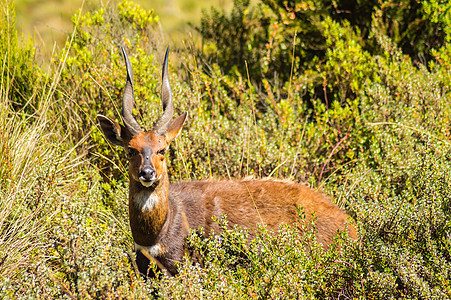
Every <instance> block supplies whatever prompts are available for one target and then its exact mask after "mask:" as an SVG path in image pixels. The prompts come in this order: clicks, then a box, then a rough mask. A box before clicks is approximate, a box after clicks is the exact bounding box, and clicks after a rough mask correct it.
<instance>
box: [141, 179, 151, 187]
mask: <svg viewBox="0 0 451 300" xmlns="http://www.w3.org/2000/svg"><path fill="white" fill-rule="evenodd" d="M139 182H141V184H142V185H143V186H145V187H150V186H151V185H152V184H153V183H154V181H153V180H152V181H144V180H141V179H140V180H139Z"/></svg>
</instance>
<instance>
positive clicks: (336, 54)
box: [0, 0, 451, 299]
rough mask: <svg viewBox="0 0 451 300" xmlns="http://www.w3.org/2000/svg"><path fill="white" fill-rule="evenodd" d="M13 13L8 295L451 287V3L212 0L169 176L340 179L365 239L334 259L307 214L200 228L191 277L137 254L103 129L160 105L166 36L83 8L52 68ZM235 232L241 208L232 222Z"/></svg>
mask: <svg viewBox="0 0 451 300" xmlns="http://www.w3.org/2000/svg"><path fill="white" fill-rule="evenodd" d="M1 3H2V10H1V11H0V32H1V33H2V34H1V36H0V49H1V50H2V53H3V55H2V56H0V63H1V64H0V65H1V66H2V67H1V74H2V76H1V86H0V92H1V94H0V114H1V119H0V122H2V123H1V124H0V125H1V126H0V136H1V140H0V187H1V194H0V197H1V198H0V228H1V230H0V284H1V286H0V296H1V297H2V298H25V297H31V298H39V297H45V298H49V297H50V298H64V297H69V298H136V297H139V298H142V297H152V296H154V295H160V296H162V297H164V298H169V299H172V298H203V297H210V298H232V299H235V298H240V299H241V298H243V299H247V298H259V299H265V298H270V299H272V298H278V299H282V298H283V299H285V298H384V299H385V298H450V297H451V286H450V283H449V282H450V279H451V274H450V271H449V270H451V268H450V267H451V266H450V262H451V255H450V249H451V240H450V234H451V228H450V227H451V219H450V218H451V213H450V199H451V193H450V183H451V179H450V175H449V174H450V173H451V162H450V155H451V151H450V150H451V149H450V141H449V136H450V134H451V133H450V127H449V126H450V122H451V101H450V100H451V99H450V87H451V85H450V79H451V73H450V72H451V70H450V61H451V60H450V58H451V53H450V52H451V47H450V44H449V42H450V39H451V31H450V28H451V27H450V25H451V4H448V3H447V2H446V1H439V0H425V1H407V0H404V1H390V0H383V1H373V2H371V1H354V2H353V1H300V2H295V4H293V5H292V4H291V2H285V1H270V0H262V1H261V2H256V3H255V6H249V1H240V0H237V1H236V2H235V4H234V8H233V10H232V12H231V13H230V14H227V13H225V12H221V11H217V10H214V9H212V10H211V11H210V12H205V13H204V16H203V18H202V20H201V25H200V26H199V28H198V31H199V33H200V34H201V36H202V44H201V45H199V44H197V43H196V42H195V41H187V42H186V43H185V45H186V47H184V48H182V49H172V50H171V56H170V58H169V71H170V81H171V86H172V90H173V94H174V102H175V108H176V113H180V112H184V111H189V113H190V119H189V121H188V123H187V125H186V128H185V129H184V131H183V132H182V134H181V135H180V136H179V137H178V138H177V141H176V142H175V143H174V144H173V145H172V146H171V147H172V148H171V150H170V153H169V159H168V164H169V172H170V178H171V180H172V181H180V180H195V179H200V178H208V177H225V178H229V177H244V176H247V175H253V176H255V177H266V176H271V177H278V178H282V177H287V178H291V179H293V180H296V181H306V182H307V184H310V185H311V186H312V187H313V188H315V189H319V190H323V191H324V192H325V193H327V194H329V195H330V196H331V198H332V199H334V201H335V202H336V203H337V204H338V205H340V206H341V207H343V208H344V209H346V210H347V211H348V212H349V214H350V215H351V216H352V217H353V218H354V219H355V221H356V226H357V227H358V229H359V240H358V241H357V242H354V241H350V240H348V238H347V237H346V236H345V235H340V236H338V237H337V247H332V248H330V249H328V250H327V251H324V250H322V248H321V247H320V246H319V245H318V244H317V243H316V242H315V236H314V232H313V231H311V230H301V231H299V230H298V228H297V227H299V226H301V227H302V225H301V224H302V222H301V221H302V218H303V214H302V211H300V219H299V224H295V225H294V226H293V227H288V226H287V227H283V228H281V231H280V232H279V233H270V232H266V229H265V228H260V229H259V234H258V236H257V239H256V240H253V241H248V240H247V235H246V229H240V228H236V229H235V230H224V231H223V232H222V233H221V234H220V235H219V236H212V237H204V236H203V235H202V234H201V233H199V232H196V233H193V234H192V235H191V236H190V237H189V238H188V241H187V242H188V244H189V246H190V247H192V248H194V250H195V252H196V253H199V263H198V264H197V263H196V264H195V263H193V262H191V261H190V260H189V259H187V261H186V262H184V263H183V264H181V265H180V274H179V276H177V277H175V278H164V277H162V278H159V279H156V280H151V281H147V282H144V281H142V279H141V278H140V277H139V276H138V275H137V274H136V273H135V270H134V269H133V266H132V264H130V259H133V253H132V251H131V249H132V245H133V241H132V239H131V236H130V230H129V228H128V221H127V203H126V202H127V200H126V199H127V189H126V186H127V174H126V167H125V166H126V161H125V160H124V158H123V156H124V155H123V153H122V151H121V150H120V149H117V148H112V146H111V145H109V144H108V143H106V141H105V139H104V138H103V136H102V134H101V132H100V130H99V128H98V127H97V125H96V123H95V115H96V114H97V113H98V112H100V113H102V114H105V115H107V116H109V117H111V118H116V120H118V121H119V119H118V117H119V115H120V107H119V105H120V99H121V96H122V88H123V84H124V80H125V79H124V77H125V67H124V66H123V62H122V57H121V53H120V50H119V47H118V46H119V45H122V46H125V47H126V48H127V51H128V53H129V57H130V60H131V63H132V65H133V70H134V77H135V78H134V79H135V96H136V111H135V113H136V114H137V115H138V118H139V119H140V123H141V124H143V125H144V127H147V128H149V127H150V126H151V124H152V121H154V120H155V119H156V118H157V116H158V115H159V113H160V110H161V105H160V100H159V90H160V74H161V73H160V72H161V61H162V55H163V53H164V49H165V48H166V46H167V45H168V44H169V42H168V41H166V40H165V38H164V35H163V34H162V33H161V32H160V31H159V28H158V26H157V24H158V16H156V15H155V14H154V13H153V12H152V11H145V10H142V9H141V8H139V7H138V6H136V5H134V4H133V3H132V2H129V1H121V2H120V3H119V4H118V5H115V6H108V7H100V8H99V9H96V10H92V11H88V12H82V11H79V12H77V13H76V14H75V15H74V17H73V22H74V32H73V34H72V35H71V36H70V38H69V39H68V42H67V45H66V47H65V48H64V49H63V50H61V51H60V52H59V53H58V54H57V55H56V56H55V57H53V58H52V61H51V68H50V71H49V72H44V71H42V69H41V67H40V66H39V65H37V64H36V63H35V58H34V55H35V53H34V50H32V49H33V47H32V41H27V40H25V39H23V38H22V39H20V38H19V37H18V35H17V33H16V32H15V31H14V30H13V28H14V26H13V25H14V5H13V3H12V2H10V1H2V2H1ZM218 222H220V223H221V224H223V225H224V228H226V227H225V222H227V221H226V220H218Z"/></svg>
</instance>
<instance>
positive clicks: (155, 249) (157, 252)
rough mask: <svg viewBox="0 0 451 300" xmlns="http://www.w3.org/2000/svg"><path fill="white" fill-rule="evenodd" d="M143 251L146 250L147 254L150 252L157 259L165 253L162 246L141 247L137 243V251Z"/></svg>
mask: <svg viewBox="0 0 451 300" xmlns="http://www.w3.org/2000/svg"><path fill="white" fill-rule="evenodd" d="M142 249H146V250H147V252H149V254H150V255H152V256H153V257H157V256H159V255H160V254H162V252H163V249H161V246H160V244H156V245H153V246H147V247H146V246H141V245H138V244H137V243H135V251H138V250H142Z"/></svg>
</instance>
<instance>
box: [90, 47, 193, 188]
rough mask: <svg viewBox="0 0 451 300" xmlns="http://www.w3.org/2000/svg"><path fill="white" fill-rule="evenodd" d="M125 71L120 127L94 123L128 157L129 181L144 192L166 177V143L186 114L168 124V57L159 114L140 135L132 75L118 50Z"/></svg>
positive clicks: (170, 108) (110, 122)
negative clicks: (149, 128)
mask: <svg viewBox="0 0 451 300" xmlns="http://www.w3.org/2000/svg"><path fill="white" fill-rule="evenodd" d="M122 53H123V55H124V60H125V65H126V69H127V82H126V84H125V89H124V97H123V99H122V121H123V123H124V125H121V124H119V123H117V122H115V121H113V120H111V119H109V118H107V117H105V116H103V115H101V114H98V115H97V120H98V122H99V124H100V127H101V129H102V131H103V133H104V135H105V137H106V138H107V139H108V140H109V141H110V142H111V143H112V144H115V145H119V146H122V147H124V149H125V151H126V152H127V154H128V157H129V177H130V180H134V181H136V182H139V183H141V185H142V186H144V187H146V188H150V187H155V186H157V185H158V183H159V181H160V179H161V178H162V176H163V175H165V174H166V172H167V168H166V162H165V153H166V150H167V148H168V146H169V144H170V142H171V141H172V140H173V139H174V138H175V137H176V136H177V135H178V134H179V133H180V131H181V129H182V126H183V123H184V122H185V119H186V116H187V113H186V112H185V113H184V114H182V115H180V116H179V117H177V118H176V119H174V120H172V117H173V114H174V108H173V105H172V93H171V86H170V84H169V78H168V53H169V47H168V49H167V50H166V55H165V58H164V63H163V72H162V85H161V101H162V104H163V114H162V115H161V117H160V118H159V119H158V120H157V121H156V122H155V124H154V125H153V127H152V129H151V130H150V131H144V130H143V129H142V128H141V126H140V125H139V124H138V122H137V121H136V119H135V117H134V116H133V113H132V111H133V103H134V92H133V71H132V67H131V65H130V61H129V59H128V57H127V54H126V53H125V50H124V48H122Z"/></svg>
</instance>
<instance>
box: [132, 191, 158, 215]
mask: <svg viewBox="0 0 451 300" xmlns="http://www.w3.org/2000/svg"><path fill="white" fill-rule="evenodd" d="M133 200H134V201H135V203H136V204H138V205H139V206H140V207H141V210H142V211H148V210H152V209H153V208H154V207H155V205H156V204H157V203H158V201H159V198H158V196H157V195H156V194H155V193H152V194H149V193H146V192H141V193H138V194H136V195H135V197H134V198H133Z"/></svg>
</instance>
